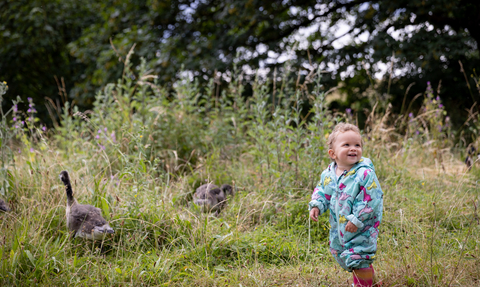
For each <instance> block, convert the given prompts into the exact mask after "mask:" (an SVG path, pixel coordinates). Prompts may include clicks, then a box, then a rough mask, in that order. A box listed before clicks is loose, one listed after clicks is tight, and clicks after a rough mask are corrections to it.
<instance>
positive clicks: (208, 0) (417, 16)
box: [0, 0, 480, 124]
mask: <svg viewBox="0 0 480 287" xmlns="http://www.w3.org/2000/svg"><path fill="white" fill-rule="evenodd" d="M479 18H480V3H476V2H474V1H466V0H450V1H446V0H428V1H407V0H388V1H387V0H376V1H366V0H353V1H347V0H343V1H340V0H336V1H312V0H288V1H273V0H265V1H255V0H249V1H237V0H231V1H215V0H202V1H198V0H195V1H191V0H166V1H165V0H162V1H160V0H133V1H117V0H107V1H100V2H95V1H91V0H86V1H83V2H82V3H78V2H75V1H71V0H62V1H41V0H35V1H25V0H23V1H3V2H1V3H0V19H1V21H0V57H1V58H0V77H1V79H2V80H6V81H8V82H9V85H10V91H9V93H8V94H7V95H8V96H9V97H12V98H15V97H16V95H17V94H18V95H20V96H21V97H23V98H26V97H32V98H34V99H41V100H43V99H44V98H45V97H50V98H55V97H58V96H57V94H58V89H57V82H56V81H55V78H54V76H56V77H57V78H58V79H59V78H61V77H63V78H64V80H65V83H66V89H67V91H68V92H69V97H70V98H71V99H73V100H75V101H76V102H77V104H80V105H82V106H84V107H85V108H88V107H89V106H90V105H91V104H92V101H93V95H94V93H95V91H96V90H97V89H99V88H101V87H103V86H104V85H105V84H106V83H109V82H112V81H116V79H117V78H118V77H119V76H120V75H121V72H122V69H123V66H122V64H121V61H122V57H124V56H125V55H126V54H127V53H128V51H129V50H130V49H131V47H132V46H133V45H134V44H135V45H136V46H135V55H134V57H133V61H134V63H135V62H137V63H139V58H140V57H143V58H145V59H146V60H147V63H148V66H149V68H151V69H152V70H153V71H154V73H155V74H157V75H158V76H159V81H160V83H162V84H165V85H169V84H171V83H172V82H174V81H175V80H176V79H177V77H178V76H179V71H180V70H181V69H182V67H183V69H184V70H186V71H190V72H191V73H192V75H194V76H195V77H197V78H198V79H199V80H200V81H202V80H206V79H207V78H210V77H212V75H213V73H214V71H220V72H224V73H228V72H229V71H231V70H232V67H233V65H234V64H235V65H237V66H238V67H242V68H243V69H250V70H256V69H258V68H262V69H265V70H266V71H269V72H270V73H273V71H274V69H275V68H277V69H278V70H279V71H281V70H282V69H283V67H284V61H285V59H287V58H288V59H290V61H291V64H292V65H293V66H294V67H295V68H296V69H303V70H307V69H314V68H316V67H318V66H320V67H321V68H323V69H325V70H327V71H328V72H329V73H328V76H326V77H324V82H325V86H326V88H330V87H334V86H337V85H338V84H339V83H340V82H343V83H344V84H342V85H340V89H341V91H342V92H344V93H346V94H347V100H346V101H343V102H337V103H336V107H337V108H353V109H354V110H356V111H357V112H359V113H362V110H363V108H365V107H366V106H367V105H368V99H367V97H366V96H365V91H366V90H367V89H368V88H369V87H370V88H372V86H373V87H374V88H375V89H376V90H377V91H378V94H379V95H380V96H379V97H378V99H379V100H382V99H384V100H385V99H390V100H391V101H392V103H393V104H394V108H395V110H396V111H397V112H401V111H402V106H403V107H404V104H403V103H404V101H406V102H407V103H409V102H410V101H411V100H412V99H413V98H414V97H415V95H416V94H418V93H422V92H424V91H425V89H426V86H427V82H431V83H432V84H433V85H434V87H437V86H438V85H439V83H440V81H441V86H440V96H441V97H442V100H443V101H444V103H445V104H446V105H447V107H448V109H449V110H448V111H449V112H450V114H452V115H453V120H454V122H456V123H457V124H461V123H462V121H464V120H465V118H466V112H465V109H468V108H470V107H471V106H472V105H473V103H474V102H475V101H477V100H478V95H479V93H478V91H476V90H475V86H474V82H473V80H472V79H471V77H470V74H471V73H472V72H473V71H474V68H475V67H478V66H479V62H480V61H479V52H478V51H479V49H478V44H479V41H480V29H478V28H480V27H479V25H480V19H479ZM287 54H288V55H287ZM461 65H463V70H461V69H462V68H461ZM463 71H464V72H463ZM375 75H377V77H378V75H383V79H380V80H379V79H375ZM466 81H467V82H469V85H470V90H469V87H468V85H467V82H466ZM409 86H410V89H409V90H408V93H407V87H409ZM405 94H406V98H405V100H404V96H405ZM404 111H405V108H404V109H403V112H404Z"/></svg>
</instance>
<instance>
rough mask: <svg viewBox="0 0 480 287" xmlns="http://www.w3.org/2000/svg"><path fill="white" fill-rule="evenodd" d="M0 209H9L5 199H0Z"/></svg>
mask: <svg viewBox="0 0 480 287" xmlns="http://www.w3.org/2000/svg"><path fill="white" fill-rule="evenodd" d="M0 211H4V212H7V211H10V208H8V206H7V204H6V203H5V201H3V199H0Z"/></svg>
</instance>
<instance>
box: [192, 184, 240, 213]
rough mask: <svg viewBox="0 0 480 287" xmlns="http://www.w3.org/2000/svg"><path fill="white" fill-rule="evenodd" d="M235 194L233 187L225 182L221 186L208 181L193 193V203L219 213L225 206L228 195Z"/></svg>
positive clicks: (205, 209)
mask: <svg viewBox="0 0 480 287" xmlns="http://www.w3.org/2000/svg"><path fill="white" fill-rule="evenodd" d="M228 195H230V196H233V187H232V186H231V185H228V184H223V185H222V186H221V187H218V186H217V185H215V184H213V183H208V184H204V185H202V186H200V187H199V188H197V190H196V191H195V193H194V194H193V203H195V204H196V205H198V206H200V207H202V209H203V210H204V211H215V215H218V214H219V213H220V211H221V210H222V209H223V207H224V206H225V203H226V200H227V196H228Z"/></svg>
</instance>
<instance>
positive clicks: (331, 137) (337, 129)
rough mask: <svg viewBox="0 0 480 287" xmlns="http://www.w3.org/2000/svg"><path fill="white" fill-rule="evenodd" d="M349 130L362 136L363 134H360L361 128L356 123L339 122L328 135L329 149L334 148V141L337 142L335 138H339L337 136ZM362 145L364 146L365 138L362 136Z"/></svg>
mask: <svg viewBox="0 0 480 287" xmlns="http://www.w3.org/2000/svg"><path fill="white" fill-rule="evenodd" d="M348 131H354V132H356V133H357V134H359V135H360V137H361V136H362V134H360V129H359V128H358V127H357V126H356V125H352V124H347V123H339V124H337V125H336V126H335V127H334V128H333V131H332V133H331V134H330V135H329V136H328V140H327V145H328V149H333V143H334V142H335V140H337V136H338V134H339V133H344V132H348ZM362 146H363V138H362Z"/></svg>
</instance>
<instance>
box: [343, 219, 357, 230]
mask: <svg viewBox="0 0 480 287" xmlns="http://www.w3.org/2000/svg"><path fill="white" fill-rule="evenodd" d="M357 230H358V227H357V226H356V225H355V224H353V223H352V222H351V221H349V222H348V223H347V226H345V231H348V232H351V233H354V232H357Z"/></svg>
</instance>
